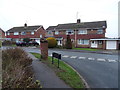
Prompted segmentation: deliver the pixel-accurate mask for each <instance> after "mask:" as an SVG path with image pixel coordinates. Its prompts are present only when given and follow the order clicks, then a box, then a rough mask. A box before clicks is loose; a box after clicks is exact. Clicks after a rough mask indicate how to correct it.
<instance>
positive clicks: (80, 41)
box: [78, 39, 89, 45]
mask: <svg viewBox="0 0 120 90" xmlns="http://www.w3.org/2000/svg"><path fill="white" fill-rule="evenodd" d="M78 44H81V45H89V40H86V39H79V40H78Z"/></svg>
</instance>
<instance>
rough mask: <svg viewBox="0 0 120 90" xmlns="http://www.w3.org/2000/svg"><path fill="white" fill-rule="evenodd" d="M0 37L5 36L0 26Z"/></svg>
mask: <svg viewBox="0 0 120 90" xmlns="http://www.w3.org/2000/svg"><path fill="white" fill-rule="evenodd" d="M0 38H5V32H4V31H3V30H2V29H1V28H0Z"/></svg>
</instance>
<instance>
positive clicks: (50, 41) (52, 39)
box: [46, 37, 57, 48]
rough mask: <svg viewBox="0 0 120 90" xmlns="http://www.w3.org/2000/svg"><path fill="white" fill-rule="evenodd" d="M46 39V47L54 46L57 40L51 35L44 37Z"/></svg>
mask: <svg viewBox="0 0 120 90" xmlns="http://www.w3.org/2000/svg"><path fill="white" fill-rule="evenodd" d="M46 40H47V41H48V48H54V47H56V45H57V41H56V39H55V38H53V37H49V38H47V39H46Z"/></svg>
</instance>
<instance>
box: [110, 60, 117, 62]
mask: <svg viewBox="0 0 120 90" xmlns="http://www.w3.org/2000/svg"><path fill="white" fill-rule="evenodd" d="M108 62H117V61H116V60H111V59H108Z"/></svg>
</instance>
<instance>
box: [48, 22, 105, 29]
mask: <svg viewBox="0 0 120 90" xmlns="http://www.w3.org/2000/svg"><path fill="white" fill-rule="evenodd" d="M103 26H104V27H105V28H107V24H106V21H96V22H81V23H68V24H58V25H57V26H56V27H55V28H54V29H56V30H61V29H62V30H64V29H79V28H103ZM52 29H53V28H52ZM47 30H51V29H50V28H49V27H48V28H47Z"/></svg>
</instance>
